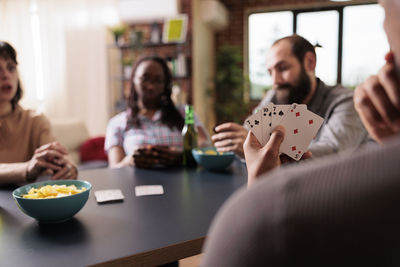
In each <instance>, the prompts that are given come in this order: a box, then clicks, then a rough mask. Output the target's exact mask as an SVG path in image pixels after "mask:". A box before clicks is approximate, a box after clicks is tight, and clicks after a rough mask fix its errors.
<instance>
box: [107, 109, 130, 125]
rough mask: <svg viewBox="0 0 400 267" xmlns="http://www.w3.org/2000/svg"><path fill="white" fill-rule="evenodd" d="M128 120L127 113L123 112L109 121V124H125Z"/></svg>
mask: <svg viewBox="0 0 400 267" xmlns="http://www.w3.org/2000/svg"><path fill="white" fill-rule="evenodd" d="M127 120H128V111H126V110H124V111H122V112H120V113H118V114H116V115H114V116H113V117H112V118H111V119H110V122H117V121H118V122H124V121H125V122H126V121H127Z"/></svg>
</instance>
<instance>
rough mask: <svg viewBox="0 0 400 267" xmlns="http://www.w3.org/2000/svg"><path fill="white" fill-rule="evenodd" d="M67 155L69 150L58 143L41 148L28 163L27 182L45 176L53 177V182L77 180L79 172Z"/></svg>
mask: <svg viewBox="0 0 400 267" xmlns="http://www.w3.org/2000/svg"><path fill="white" fill-rule="evenodd" d="M67 154H68V152H67V150H66V149H65V148H64V147H63V146H62V145H61V144H60V143H58V142H52V143H49V144H46V145H43V146H41V147H39V148H38V149H36V150H35V153H34V155H33V157H32V159H31V160H29V161H28V166H27V174H26V180H27V181H28V182H32V181H34V180H36V179H37V178H38V177H39V176H40V175H45V174H48V175H51V179H52V180H60V179H76V178H77V175H78V170H77V168H76V166H75V165H74V164H73V163H72V162H71V161H70V160H69V159H68V158H67Z"/></svg>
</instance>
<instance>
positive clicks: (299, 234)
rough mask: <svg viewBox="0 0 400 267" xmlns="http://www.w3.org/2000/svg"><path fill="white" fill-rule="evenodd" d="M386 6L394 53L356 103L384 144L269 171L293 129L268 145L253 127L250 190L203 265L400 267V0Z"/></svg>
mask: <svg viewBox="0 0 400 267" xmlns="http://www.w3.org/2000/svg"><path fill="white" fill-rule="evenodd" d="M380 4H381V5H382V6H383V8H384V10H385V21H384V29H385V32H386V35H387V38H388V41H389V44H390V46H391V52H389V53H388V54H387V55H386V58H385V59H386V64H385V65H384V66H383V67H382V68H381V70H380V71H379V73H378V74H377V75H376V76H372V77H370V78H368V79H367V80H366V81H365V82H364V83H363V84H361V85H360V86H359V87H358V88H357V89H356V92H355V95H354V102H355V106H356V109H357V111H358V113H359V114H360V117H361V119H362V121H363V123H364V125H365V127H366V129H368V131H369V133H370V135H371V136H372V137H373V138H374V139H375V140H376V141H377V142H378V143H379V144H381V145H380V146H367V147H365V148H363V149H361V150H360V151H358V152H357V153H354V154H352V155H346V156H342V157H338V156H331V157H326V158H323V159H320V160H316V161H312V162H308V163H307V162H306V163H304V164H301V165H297V166H294V165H291V166H288V167H287V168H282V169H280V171H277V172H269V171H270V170H272V169H274V167H276V166H277V165H279V157H278V156H277V155H278V154H277V151H278V148H279V145H280V142H281V141H282V139H283V137H284V135H285V130H284V128H282V127H280V128H278V129H277V130H276V131H275V132H274V134H273V137H272V138H271V140H270V142H269V143H268V144H267V145H266V146H264V147H260V145H259V143H258V142H257V140H255V138H254V136H253V135H252V134H251V133H250V134H249V135H248V137H247V140H246V142H245V144H244V150H245V155H246V161H247V164H248V165H249V166H248V169H249V183H250V184H249V187H248V189H247V190H246V189H243V190H241V191H240V192H238V193H237V194H235V195H234V196H233V197H232V198H231V199H230V200H229V201H228V202H227V203H226V204H225V205H224V206H223V208H222V209H221V211H220V212H219V213H218V215H217V216H216V219H215V221H214V222H213V224H212V226H211V229H210V232H209V234H208V238H207V241H206V245H205V249H204V250H205V256H204V262H203V264H202V266H207V267H213V266H218V267H224V266H229V267H235V266H240V267H242V266H352V267H355V266H363V267H364V266H400V256H399V255H400V254H399V253H400V227H399V225H400V214H399V210H398V209H399V208H398V207H399V203H400V194H399V192H400V179H399V178H400V177H399V174H400V20H399V17H400V0H381V1H380ZM251 160H254V162H251ZM269 162H270V163H269ZM265 164H269V165H270V168H269V169H263V170H260V168H261V166H264V165H265ZM266 172H269V173H268V174H265V173H266ZM263 173H264V174H263ZM232 233H234V234H232Z"/></svg>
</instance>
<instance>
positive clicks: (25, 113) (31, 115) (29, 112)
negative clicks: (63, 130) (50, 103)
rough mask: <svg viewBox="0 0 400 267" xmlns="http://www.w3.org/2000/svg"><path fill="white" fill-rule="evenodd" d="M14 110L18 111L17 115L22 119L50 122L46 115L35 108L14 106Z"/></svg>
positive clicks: (35, 122)
mask: <svg viewBox="0 0 400 267" xmlns="http://www.w3.org/2000/svg"><path fill="white" fill-rule="evenodd" d="M16 112H18V113H19V116H20V117H21V119H22V120H24V121H32V122H33V123H34V124H39V123H41V124H43V123H45V124H50V122H49V119H48V118H47V116H46V115H45V114H44V113H43V112H41V111H38V110H36V109H24V108H22V107H21V106H17V107H16Z"/></svg>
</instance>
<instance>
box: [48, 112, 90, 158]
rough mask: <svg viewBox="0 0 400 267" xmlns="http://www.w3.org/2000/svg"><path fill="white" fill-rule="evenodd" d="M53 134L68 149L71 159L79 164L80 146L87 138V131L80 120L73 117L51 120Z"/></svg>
mask: <svg viewBox="0 0 400 267" xmlns="http://www.w3.org/2000/svg"><path fill="white" fill-rule="evenodd" d="M51 124H52V128H53V134H54V136H55V137H56V138H57V140H58V141H59V142H60V143H61V144H62V145H63V146H65V147H66V148H67V149H68V152H69V153H70V157H71V159H72V160H73V161H74V162H75V163H76V164H80V163H81V162H80V157H79V149H80V146H81V145H82V144H83V143H84V142H85V141H86V140H88V139H89V137H90V136H89V132H88V130H87V128H86V125H85V123H84V122H83V121H82V120H79V119H74V118H66V119H57V120H52V121H51Z"/></svg>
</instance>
